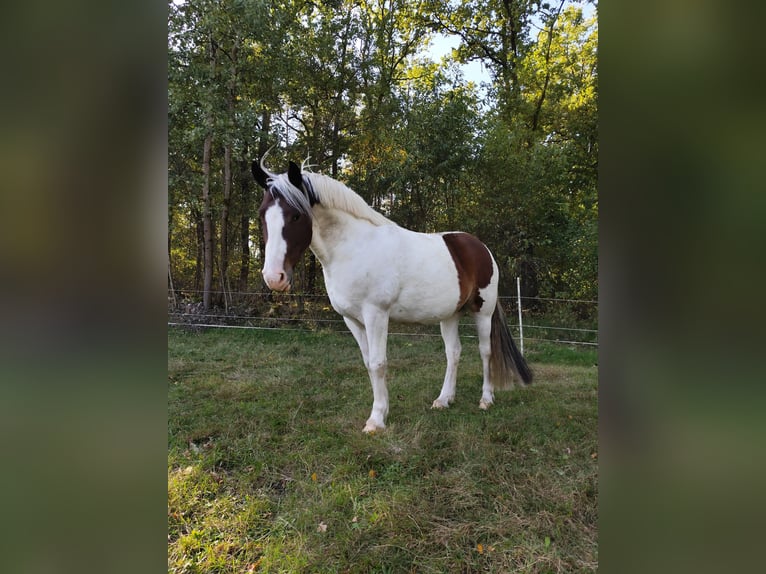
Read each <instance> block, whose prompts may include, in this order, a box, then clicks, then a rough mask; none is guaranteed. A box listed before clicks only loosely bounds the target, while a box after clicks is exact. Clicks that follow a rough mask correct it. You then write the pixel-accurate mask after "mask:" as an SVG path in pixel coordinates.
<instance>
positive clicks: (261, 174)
mask: <svg viewBox="0 0 766 574" xmlns="http://www.w3.org/2000/svg"><path fill="white" fill-rule="evenodd" d="M251 168H252V171H253V177H254V178H255V181H256V182H257V183H258V185H260V186H261V187H262V188H263V189H266V185H267V181H268V179H269V175H268V174H267V173H266V172H265V171H264V170H263V168H262V167H261V164H260V163H259V162H258V160H255V161H253V164H252V166H251Z"/></svg>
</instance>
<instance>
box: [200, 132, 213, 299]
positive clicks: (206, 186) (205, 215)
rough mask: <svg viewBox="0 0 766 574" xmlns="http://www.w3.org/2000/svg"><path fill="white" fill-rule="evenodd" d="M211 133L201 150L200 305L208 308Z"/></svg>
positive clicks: (211, 243)
mask: <svg viewBox="0 0 766 574" xmlns="http://www.w3.org/2000/svg"><path fill="white" fill-rule="evenodd" d="M212 145H213V134H212V133H209V132H208V135H207V136H206V137H205V144H204V147H203V150H202V259H203V280H202V306H203V307H204V308H205V310H208V309H210V300H211V299H210V298H211V291H212V289H213V218H212V215H211V207H210V150H211V147H212Z"/></svg>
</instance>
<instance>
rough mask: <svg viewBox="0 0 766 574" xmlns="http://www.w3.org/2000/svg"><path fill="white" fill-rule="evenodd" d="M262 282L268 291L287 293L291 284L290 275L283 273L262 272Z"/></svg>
mask: <svg viewBox="0 0 766 574" xmlns="http://www.w3.org/2000/svg"><path fill="white" fill-rule="evenodd" d="M263 280H264V281H265V282H266V285H268V286H269V289H271V290H273V291H283V292H284V291H289V290H290V285H291V283H292V273H286V272H285V271H277V272H266V271H265V270H264V271H263Z"/></svg>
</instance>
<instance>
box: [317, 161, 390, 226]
mask: <svg viewBox="0 0 766 574" xmlns="http://www.w3.org/2000/svg"><path fill="white" fill-rule="evenodd" d="M303 176H304V178H305V179H307V180H308V181H309V184H310V186H311V187H312V188H313V191H314V193H315V194H316V196H317V198H318V199H319V203H320V204H321V205H324V206H325V207H328V208H332V209H338V210H340V211H345V212H346V213H349V214H351V215H353V216H354V217H356V218H358V219H365V220H367V221H369V222H370V223H372V224H374V225H378V226H380V225H396V223H394V222H393V221H391V220H390V219H388V218H387V217H386V216H384V215H383V214H382V213H379V212H377V211H375V210H374V209H373V208H372V207H370V206H369V205H367V202H366V201H365V200H364V199H362V197H361V196H360V195H358V194H357V193H356V192H354V191H353V190H352V189H350V188H348V187H346V186H345V185H344V184H342V183H341V182H339V181H337V180H334V179H332V178H331V177H328V176H326V175H322V174H320V173H312V172H308V173H307V172H304V173H303Z"/></svg>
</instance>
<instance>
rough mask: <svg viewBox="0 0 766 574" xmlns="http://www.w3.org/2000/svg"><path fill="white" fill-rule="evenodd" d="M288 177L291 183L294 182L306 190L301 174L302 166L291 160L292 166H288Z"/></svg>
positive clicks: (299, 187) (296, 185)
mask: <svg viewBox="0 0 766 574" xmlns="http://www.w3.org/2000/svg"><path fill="white" fill-rule="evenodd" d="M287 179H288V180H290V183H292V184H293V185H294V186H295V187H297V188H298V189H300V190H301V191H304V189H303V176H302V175H301V168H300V167H298V165H297V164H296V163H295V162H293V161H291V162H290V166H289V167H288V168H287ZM304 193H305V191H304Z"/></svg>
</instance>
